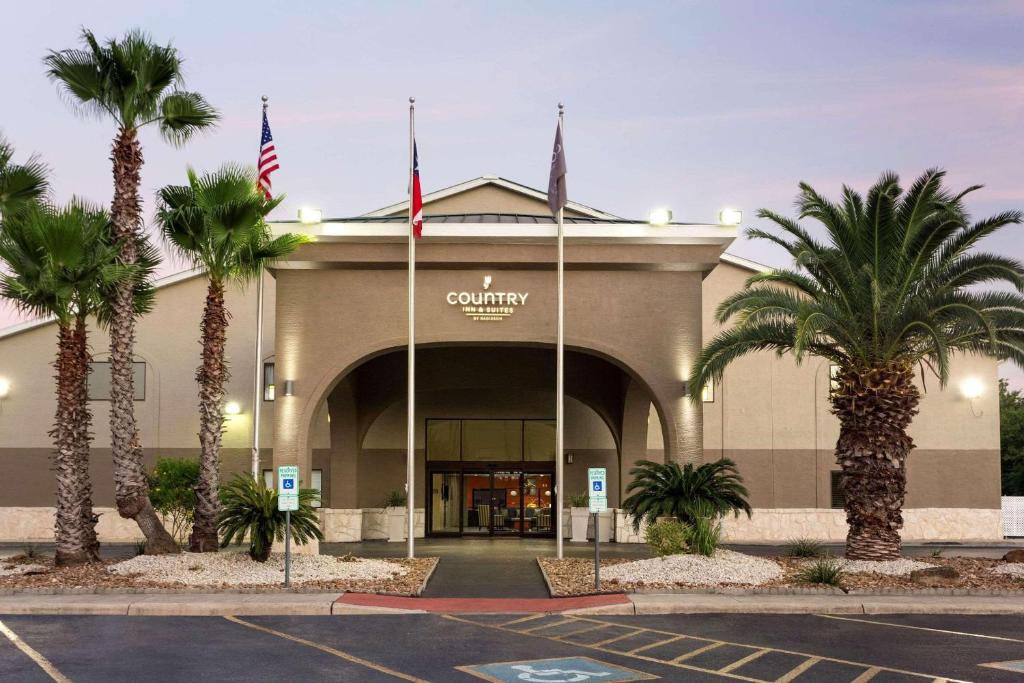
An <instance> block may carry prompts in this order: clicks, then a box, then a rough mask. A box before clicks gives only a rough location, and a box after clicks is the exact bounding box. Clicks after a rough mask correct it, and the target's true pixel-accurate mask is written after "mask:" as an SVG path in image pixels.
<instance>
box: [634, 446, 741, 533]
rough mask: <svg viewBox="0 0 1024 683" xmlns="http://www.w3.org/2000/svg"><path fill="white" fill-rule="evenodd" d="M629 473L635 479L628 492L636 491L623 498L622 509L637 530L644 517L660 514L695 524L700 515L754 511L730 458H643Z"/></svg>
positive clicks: (650, 519)
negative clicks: (686, 460)
mask: <svg viewBox="0 0 1024 683" xmlns="http://www.w3.org/2000/svg"><path fill="white" fill-rule="evenodd" d="M629 474H630V476H631V477H633V481H632V482H630V484H629V486H627V487H626V493H630V492H633V493H632V495H630V496H629V497H628V498H626V500H624V501H622V509H623V510H625V511H626V512H628V513H629V514H630V515H632V517H633V526H634V528H636V529H637V530H639V529H640V525H641V523H642V522H644V521H645V520H646V521H647V522H648V523H649V524H652V523H654V522H655V521H657V519H658V518H659V517H675V518H676V519H678V520H679V521H680V522H683V523H685V524H689V525H691V526H692V525H694V524H696V523H697V521H698V520H699V519H707V520H717V519H718V518H719V517H723V516H725V515H726V514H728V513H730V512H732V513H733V514H735V515H737V516H739V514H740V512H745V513H746V514H747V516H748V517H749V516H750V514H751V509H750V503H749V502H747V497H748V496H749V493H748V492H747V487H745V486H744V485H743V478H742V477H741V476H740V475H739V471H738V470H737V469H736V463H734V462H733V461H732V460H729V459H728V458H722V459H721V460H717V461H715V462H706V463H704V464H702V465H699V466H694V464H693V463H686V464H685V465H680V464H679V463H677V462H666V463H659V462H652V461H650V460H640V461H638V462H637V466H636V467H634V468H633V469H631V470H630V471H629Z"/></svg>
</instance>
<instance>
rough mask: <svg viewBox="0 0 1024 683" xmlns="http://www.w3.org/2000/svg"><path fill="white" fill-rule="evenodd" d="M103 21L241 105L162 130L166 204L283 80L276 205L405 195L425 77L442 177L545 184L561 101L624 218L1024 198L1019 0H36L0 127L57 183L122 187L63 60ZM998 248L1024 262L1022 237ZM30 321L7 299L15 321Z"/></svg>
mask: <svg viewBox="0 0 1024 683" xmlns="http://www.w3.org/2000/svg"><path fill="white" fill-rule="evenodd" d="M147 5H148V6H147ZM83 25H84V26H88V27H89V28H91V29H92V30H93V31H95V32H96V34H97V35H98V36H101V37H104V36H109V35H119V34H121V33H122V32H123V31H124V30H125V29H126V28H128V27H131V26H138V27H141V28H143V29H145V30H147V31H149V32H150V33H152V34H153V36H154V37H155V38H156V39H157V40H159V41H173V42H174V44H175V45H176V46H177V47H178V48H179V49H180V50H181V52H182V54H183V55H184V57H185V58H186V60H187V62H186V73H187V76H188V85H189V87H190V88H192V89H195V90H198V91H200V92H202V93H203V94H204V95H206V96H207V98H208V99H209V100H211V101H212V102H213V103H214V104H215V105H216V106H217V107H219V108H220V110H221V112H222V113H223V122H222V124H221V126H220V127H219V128H218V129H217V130H216V131H214V132H212V133H211V134H209V135H207V136H205V137H202V138H200V139H198V140H196V141H194V142H193V143H191V144H190V145H189V146H188V147H186V148H184V149H173V148H170V147H168V146H167V145H165V144H163V143H161V142H160V141H159V139H158V138H157V136H156V134H155V132H154V131H149V132H147V133H145V134H144V136H143V142H144V145H145V155H146V166H145V169H144V172H143V193H144V196H145V197H146V199H147V215H148V213H149V210H150V206H151V203H150V202H149V201H148V200H149V198H151V197H152V196H153V193H154V192H155V190H156V189H157V188H158V187H160V186H162V185H164V184H167V183H171V182H180V181H181V180H182V179H183V177H184V169H185V166H186V165H187V164H192V165H194V166H196V167H198V168H200V169H208V168H213V167H215V166H217V165H218V164H219V163H221V162H223V161H228V160H231V161H240V162H245V163H252V162H253V161H254V160H255V157H256V150H257V146H258V144H257V143H258V136H259V108H260V100H259V97H260V95H261V94H264V93H266V94H267V95H269V96H270V98H271V110H270V117H271V119H270V120H271V126H272V128H273V131H274V138H275V142H276V143H277V145H278V149H279V152H280V155H281V161H282V169H281V171H279V172H278V173H277V174H276V175H275V176H274V184H275V187H276V188H280V189H281V190H283V191H285V192H286V193H287V194H288V199H287V201H286V203H285V205H284V206H283V207H282V208H281V209H280V210H279V214H278V215H279V217H292V216H294V211H295V209H296V208H297V207H298V206H300V205H307V204H308V205H314V206H319V207H322V208H323V209H324V210H325V212H326V213H327V215H330V216H338V215H353V214H358V213H363V212H365V211H368V210H371V209H374V208H378V207H380V206H383V205H386V204H389V203H391V202H393V201H398V200H400V199H402V198H403V196H404V194H405V191H406V175H405V174H406V154H407V147H406V146H407V139H406V125H407V123H406V111H407V109H406V98H407V97H408V96H409V95H415V96H416V98H417V101H418V106H417V138H418V141H419V151H420V166H421V172H422V177H423V182H424V191H425V192H429V191H431V190H434V189H439V188H442V187H445V186H447V185H451V184H453V183H456V182H459V181H461V180H466V179H469V178H472V177H476V176H479V175H483V174H496V175H501V176H504V177H507V178H511V179H514V180H517V181H520V182H523V183H526V184H529V185H533V186H536V187H544V186H545V184H546V181H547V166H548V159H549V153H550V146H551V137H552V134H553V128H554V120H555V112H556V106H555V105H556V103H557V102H558V101H559V100H563V101H564V102H565V103H566V141H565V144H566V150H567V155H568V165H569V181H568V183H569V196H570V198H572V199H576V200H578V201H581V202H583V203H586V204H591V205H594V206H597V207H599V208H602V209H605V210H607V211H611V212H613V213H617V214H620V215H623V216H627V217H644V216H646V215H647V212H648V210H649V209H650V208H651V207H653V206H659V205H660V206H669V207H671V208H672V209H673V210H674V212H675V216H676V218H677V219H678V220H684V221H694V222H701V221H706V222H710V221H713V220H714V219H715V217H716V215H717V212H718V210H719V209H720V208H721V207H722V206H725V205H730V206H736V207H739V208H742V209H744V210H745V211H746V217H747V220H746V226H748V227H749V226H750V225H752V224H754V223H755V221H754V220H753V213H754V211H755V210H756V209H757V208H759V207H770V208H773V209H777V210H781V211H786V212H788V211H790V210H791V207H792V201H793V196H794V194H795V191H796V183H797V182H798V181H800V180H806V181H808V182H810V183H812V184H813V185H814V186H815V187H817V188H818V189H819V190H821V191H823V192H825V193H827V194H832V195H834V194H836V193H837V192H838V190H839V187H840V184H841V183H843V182H846V183H849V184H852V185H853V186H855V187H858V188H866V186H867V185H868V184H869V183H870V182H871V181H872V180H873V179H875V178H876V177H877V175H878V174H879V173H880V172H881V171H882V170H884V169H894V170H896V171H898V172H899V173H901V174H902V175H903V176H904V179H905V183H906V184H909V182H910V180H911V178H912V176H914V175H916V174H918V173H920V172H921V171H922V170H924V169H925V168H927V167H929V166H932V165H940V166H943V167H945V168H946V169H948V170H949V173H950V179H951V182H952V183H953V184H954V185H956V186H962V185H966V184H970V183H984V184H985V185H986V187H985V189H984V190H982V191H981V192H978V193H976V194H975V195H974V198H973V199H972V201H971V204H970V206H971V208H972V210H973V211H974V213H975V214H976V215H977V216H979V217H980V216H982V215H986V214H990V213H993V212H995V211H998V210H1002V209H1007V208H1017V207H1022V206H1024V182H1022V181H1024V142H1022V136H1021V132H1022V131H1024V126H1022V123H1024V50H1021V47H1020V36H1021V35H1022V34H1024V2H1021V1H1017V2H1013V1H1010V0H1004V1H993V2H980V1H978V2H942V1H935V0H930V1H923V2H911V1H903V2H899V3H890V2H871V1H867V0H858V1H856V2H831V3H822V2H817V1H807V2H773V3H764V2H738V1H736V0H731V1H730V2H728V3H710V2H707V3H700V4H698V3H686V2H668V3H660V2H618V3H610V2H594V1H593V0H590V1H588V2H559V3H553V2H545V3H541V2H533V3H501V4H499V3H480V2H462V3H458V2H421V3H397V2H394V3H392V2H384V1H376V2H359V3H356V2H338V1H337V0H331V1H327V0H323V1H318V2H314V1H309V2H290V3H285V2H260V1H257V0H250V2H247V3H245V4H244V5H241V4H235V3H220V2H210V1H209V0H205V1H204V2H195V1H192V0H182V1H179V2H175V3H140V2H138V1H134V2H120V1H113V0H108V1H106V2H103V3H82V2H80V1H78V0H66V1H62V2H52V1H47V0H37V1H36V2H32V3H22V4H21V5H20V6H19V9H18V13H17V16H16V18H15V19H14V21H13V23H10V24H8V25H7V26H6V27H5V28H6V30H5V32H4V33H5V37H4V40H3V41H2V42H0V63H2V64H3V65H4V68H3V69H2V70H0V92H3V93H4V94H5V95H4V98H3V100H2V101H0V130H2V131H3V132H4V133H5V134H6V136H7V137H8V138H9V140H10V141H11V142H12V143H14V144H15V145H16V147H17V149H18V150H19V152H20V155H21V156H24V155H27V154H28V153H31V152H35V153H38V154H40V155H42V157H43V158H44V159H45V160H46V161H47V162H48V163H49V164H50V165H51V166H52V168H53V171H54V174H53V181H54V186H55V190H56V195H57V198H58V199H60V200H65V199H68V198H70V197H71V196H72V195H80V196H83V197H86V198H89V199H92V200H95V201H98V202H104V203H108V202H109V199H110V194H111V183H110V175H109V174H110V165H109V161H108V160H107V156H108V150H109V143H110V139H111V137H112V133H113V130H112V127H111V125H110V124H109V123H108V122H106V121H102V122H100V121H93V120H82V119H80V118H76V116H75V115H74V114H72V113H71V111H70V109H69V108H68V107H67V106H66V105H65V103H64V102H62V101H61V99H60V97H59V96H58V95H57V92H56V89H55V87H54V86H53V85H52V84H50V83H49V82H48V81H47V80H46V79H45V78H44V76H43V68H42V64H41V58H42V57H43V55H44V54H45V52H46V50H47V49H50V48H53V49H60V48H66V47H73V46H77V44H78V31H79V27H80V26H83ZM1022 229H1024V228H1022ZM986 246H987V248H990V249H994V250H998V251H1001V252H1004V253H1009V254H1012V255H1014V256H1017V257H1020V258H1024V240H1022V239H1021V232H1020V231H1019V230H1012V229H1008V230H1007V231H1006V232H1005V233H1004V234H1003V235H1002V236H999V237H996V238H994V239H993V240H991V241H990V243H989V244H987V245H986ZM731 251H732V252H733V253H736V254H739V255H742V256H746V257H748V258H752V259H755V260H759V261H762V262H765V263H769V264H774V265H780V264H783V263H785V259H784V257H783V256H782V254H781V252H778V251H773V250H771V249H769V248H767V247H766V246H764V245H762V244H759V243H750V242H746V241H738V242H737V243H736V244H735V245H734V246H733V247H732V248H731ZM14 320H15V317H14V315H13V313H12V312H11V311H10V310H9V309H6V308H3V305H0V327H2V326H3V325H5V324H8V323H10V322H13V321H14ZM1004 374H1006V375H1007V376H1011V377H1012V378H1013V379H1014V381H1015V383H1017V384H1018V385H1021V384H1024V374H1022V373H1021V372H1020V371H1019V370H1017V369H1016V368H1011V367H1004Z"/></svg>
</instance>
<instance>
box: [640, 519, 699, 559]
mask: <svg viewBox="0 0 1024 683" xmlns="http://www.w3.org/2000/svg"><path fill="white" fill-rule="evenodd" d="M691 532H692V530H691V529H690V527H689V526H688V525H686V524H683V523H682V522H680V521H678V520H675V519H663V520H661V521H659V522H656V523H655V524H652V525H650V526H649V527H647V532H646V534H645V535H644V540H646V541H647V545H649V546H651V549H652V550H653V551H654V552H655V554H656V555H657V556H658V557H665V556H666V555H678V554H679V553H685V552H686V550H687V549H688V548H689V546H690V534H691Z"/></svg>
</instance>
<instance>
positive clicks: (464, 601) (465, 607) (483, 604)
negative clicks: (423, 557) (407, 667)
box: [335, 593, 629, 613]
mask: <svg viewBox="0 0 1024 683" xmlns="http://www.w3.org/2000/svg"><path fill="white" fill-rule="evenodd" d="M335 602H339V603H342V604H345V605H359V606H361V607H390V608H392V609H417V610H423V611H426V612H445V613H448V612H563V611H565V610H570V609H580V608H583V607H603V606H605V605H622V604H625V603H628V602H629V598H627V597H626V596H625V595H624V594H622V593H615V594H611V595H584V596H581V597H578V598H406V597H400V596H397V595H375V594H372V593H345V594H344V595H342V596H341V597H340V598H338V599H337V600H335Z"/></svg>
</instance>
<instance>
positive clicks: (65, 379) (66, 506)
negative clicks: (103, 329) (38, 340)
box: [50, 323, 96, 566]
mask: <svg viewBox="0 0 1024 683" xmlns="http://www.w3.org/2000/svg"><path fill="white" fill-rule="evenodd" d="M75 332H76V331H75V330H74V329H73V328H72V327H71V326H70V325H68V324H66V323H60V324H59V326H58V332H57V361H56V363H55V364H54V366H55V369H56V372H57V374H56V376H55V379H56V381H57V413H56V415H55V417H54V425H53V429H52V430H51V431H50V435H51V436H52V437H53V442H54V454H53V469H54V471H55V472H56V475H57V515H56V521H55V525H54V536H55V542H56V550H55V556H54V562H55V564H57V565H58V566H61V565H73V564H85V563H87V562H92V561H93V560H94V559H96V557H95V556H94V552H95V550H96V548H95V543H96V532H95V527H94V526H93V527H90V526H89V525H88V524H87V523H86V519H87V518H90V517H91V516H92V504H91V501H87V500H86V499H85V498H84V497H83V484H82V469H81V465H80V462H79V461H80V458H79V455H80V451H81V446H80V438H79V437H80V434H79V422H80V415H79V407H80V406H79V388H78V384H79V383H80V381H81V377H80V376H76V368H77V367H78V366H79V365H80V361H81V352H80V350H79V348H78V340H77V339H76V334H75ZM86 506H88V509H86Z"/></svg>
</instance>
